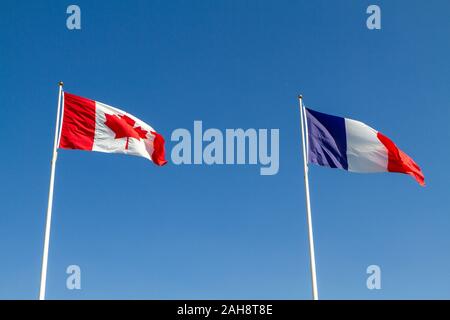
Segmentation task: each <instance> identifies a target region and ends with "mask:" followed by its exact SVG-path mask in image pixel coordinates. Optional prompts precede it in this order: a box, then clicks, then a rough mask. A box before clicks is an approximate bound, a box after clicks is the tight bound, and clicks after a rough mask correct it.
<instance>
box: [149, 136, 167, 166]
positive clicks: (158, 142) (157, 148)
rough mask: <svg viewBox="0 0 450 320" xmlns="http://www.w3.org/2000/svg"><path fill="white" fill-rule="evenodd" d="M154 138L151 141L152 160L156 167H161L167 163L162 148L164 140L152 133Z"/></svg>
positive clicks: (164, 151)
mask: <svg viewBox="0 0 450 320" xmlns="http://www.w3.org/2000/svg"><path fill="white" fill-rule="evenodd" d="M152 134H153V135H154V136H155V138H154V139H153V153H152V160H153V162H154V163H155V164H157V165H158V166H163V165H165V164H166V163H167V160H166V159H165V154H166V150H165V148H164V138H163V136H162V135H160V134H159V133H156V132H152Z"/></svg>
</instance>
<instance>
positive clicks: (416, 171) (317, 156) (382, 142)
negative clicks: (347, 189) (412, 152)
mask: <svg viewBox="0 0 450 320" xmlns="http://www.w3.org/2000/svg"><path fill="white" fill-rule="evenodd" d="M305 109H306V119H307V125H308V144H309V152H308V162H309V163H314V164H318V165H320V166H326V167H330V168H339V169H344V170H348V171H352V172H361V173H369V172H399V173H405V174H409V175H411V176H412V177H414V179H416V180H417V182H418V183H419V184H420V185H422V186H424V185H425V180H424V175H423V174H422V171H421V169H420V167H419V166H418V165H417V164H416V163H415V162H414V160H413V159H411V158H410V157H409V156H408V155H407V154H406V153H404V152H403V151H402V150H400V149H399V148H398V147H397V146H396V145H395V144H394V143H393V142H392V141H391V140H390V139H389V138H388V137H386V136H385V135H383V134H382V133H380V132H378V131H376V130H375V129H373V128H371V127H369V126H368V125H366V124H364V123H362V122H360V121H356V120H352V119H347V118H341V117H337V116H332V115H329V114H325V113H321V112H317V111H314V110H311V109H308V108H305Z"/></svg>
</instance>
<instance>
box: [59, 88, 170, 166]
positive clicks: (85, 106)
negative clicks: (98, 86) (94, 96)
mask: <svg viewBox="0 0 450 320" xmlns="http://www.w3.org/2000/svg"><path fill="white" fill-rule="evenodd" d="M59 148H62V149H79V150H88V151H99V152H107V153H124V154H129V155H134V156H141V157H144V158H147V159H149V160H151V161H153V162H154V163H155V164H157V165H159V166H163V165H165V164H166V163H167V161H166V159H165V150H164V138H163V137H162V136H161V135H160V134H158V133H157V132H156V131H155V130H154V129H153V128H152V127H151V126H149V125H148V124H146V123H145V122H143V121H142V120H140V119H138V118H136V117H134V116H133V115H131V114H129V113H127V112H125V111H122V110H120V109H117V108H114V107H111V106H108V105H106V104H104V103H101V102H98V101H94V100H90V99H86V98H83V97H79V96H76V95H73V94H70V93H67V92H64V109H63V120H62V128H61V136H60V140H59Z"/></svg>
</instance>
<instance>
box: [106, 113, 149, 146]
mask: <svg viewBox="0 0 450 320" xmlns="http://www.w3.org/2000/svg"><path fill="white" fill-rule="evenodd" d="M105 116H106V121H105V124H106V125H107V126H108V127H109V128H110V129H111V130H112V131H114V133H115V134H116V136H115V137H114V139H121V138H127V143H126V145H125V150H128V141H129V139H130V138H134V139H137V140H141V139H147V133H148V132H147V131H145V130H144V129H142V127H134V125H135V123H136V121H134V120H133V119H131V118H130V117H128V116H127V115H125V114H124V115H120V116H117V115H115V114H107V113H105Z"/></svg>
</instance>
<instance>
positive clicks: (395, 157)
mask: <svg viewBox="0 0 450 320" xmlns="http://www.w3.org/2000/svg"><path fill="white" fill-rule="evenodd" d="M377 137H378V140H380V141H381V143H383V145H384V146H385V147H386V149H387V151H388V168H387V169H388V171H389V172H399V173H405V174H409V175H410V176H412V177H414V179H416V181H417V182H418V183H419V184H420V185H421V186H425V177H424V175H423V173H422V170H421V169H420V167H419V166H418V165H417V163H415V162H414V160H413V159H411V158H410V157H409V156H408V155H407V154H406V153H404V152H403V151H402V150H400V149H399V148H398V147H397V146H396V145H395V143H394V142H392V140H391V139H389V138H388V137H386V136H385V135H383V134H382V133H380V132H378V134H377Z"/></svg>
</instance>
